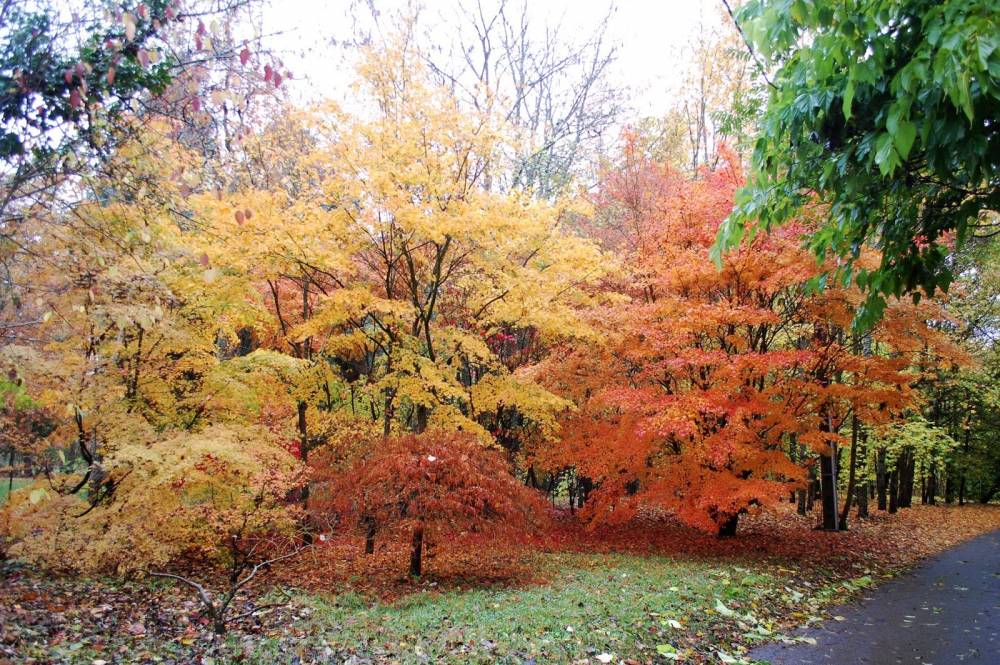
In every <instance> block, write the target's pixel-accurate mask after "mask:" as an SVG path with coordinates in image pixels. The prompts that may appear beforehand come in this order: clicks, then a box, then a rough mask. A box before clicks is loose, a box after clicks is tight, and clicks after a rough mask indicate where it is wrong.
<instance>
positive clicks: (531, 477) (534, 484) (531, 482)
mask: <svg viewBox="0 0 1000 665" xmlns="http://www.w3.org/2000/svg"><path fill="white" fill-rule="evenodd" d="M524 484H525V485H527V486H528V487H530V488H531V489H536V490H537V489H538V476H537V475H536V474H535V467H533V466H529V467H528V473H527V475H526V476H525V478H524Z"/></svg>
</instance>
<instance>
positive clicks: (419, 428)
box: [413, 404, 430, 434]
mask: <svg viewBox="0 0 1000 665" xmlns="http://www.w3.org/2000/svg"><path fill="white" fill-rule="evenodd" d="M429 415H430V409H428V408H427V407H426V406H424V405H423V404H420V405H418V406H417V423H416V426H415V427H414V429H413V431H414V432H415V433H416V434H423V432H424V431H425V430H426V429H427V418H428V417H429Z"/></svg>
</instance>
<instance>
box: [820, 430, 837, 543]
mask: <svg viewBox="0 0 1000 665" xmlns="http://www.w3.org/2000/svg"><path fill="white" fill-rule="evenodd" d="M830 453H831V454H829V455H820V457H819V478H820V489H821V492H822V495H823V530H824V531H837V530H838V529H839V526H840V520H839V517H840V516H839V515H838V514H837V508H838V507H839V506H838V505H837V503H838V502H837V462H836V450H831V451H830Z"/></svg>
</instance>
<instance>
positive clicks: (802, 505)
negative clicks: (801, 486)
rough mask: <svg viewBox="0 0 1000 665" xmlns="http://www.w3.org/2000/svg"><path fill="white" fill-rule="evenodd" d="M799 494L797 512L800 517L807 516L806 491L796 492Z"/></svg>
mask: <svg viewBox="0 0 1000 665" xmlns="http://www.w3.org/2000/svg"><path fill="white" fill-rule="evenodd" d="M796 494H798V505H797V506H796V507H795V512H797V513H798V514H799V515H805V514H806V494H807V492H806V490H799V491H798V492H796Z"/></svg>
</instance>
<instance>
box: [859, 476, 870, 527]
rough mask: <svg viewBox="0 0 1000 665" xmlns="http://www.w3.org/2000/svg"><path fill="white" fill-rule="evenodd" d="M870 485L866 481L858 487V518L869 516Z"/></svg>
mask: <svg viewBox="0 0 1000 665" xmlns="http://www.w3.org/2000/svg"><path fill="white" fill-rule="evenodd" d="M868 485H869V483H868V482H867V481H866V482H863V483H861V485H860V486H859V487H858V492H857V494H858V519H864V518H867V517H868Z"/></svg>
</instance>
